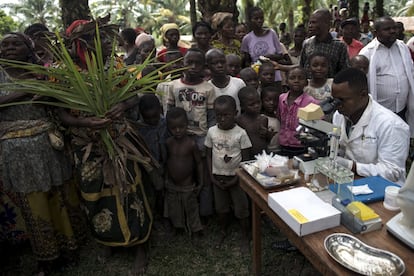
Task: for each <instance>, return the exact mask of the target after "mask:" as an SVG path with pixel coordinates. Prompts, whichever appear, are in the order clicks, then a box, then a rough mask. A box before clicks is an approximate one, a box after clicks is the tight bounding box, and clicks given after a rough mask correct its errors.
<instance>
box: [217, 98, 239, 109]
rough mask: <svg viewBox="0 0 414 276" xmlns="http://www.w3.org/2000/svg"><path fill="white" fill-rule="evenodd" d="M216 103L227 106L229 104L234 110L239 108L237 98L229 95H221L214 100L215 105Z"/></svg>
mask: <svg viewBox="0 0 414 276" xmlns="http://www.w3.org/2000/svg"><path fill="white" fill-rule="evenodd" d="M216 105H227V106H229V107H230V108H231V109H233V110H236V109H237V106H236V100H235V99H234V98H233V97H232V96H229V95H221V96H218V97H217V98H216V99H215V100H214V107H215V106H216Z"/></svg>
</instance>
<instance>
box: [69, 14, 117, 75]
mask: <svg viewBox="0 0 414 276" xmlns="http://www.w3.org/2000/svg"><path fill="white" fill-rule="evenodd" d="M108 22H109V16H106V17H104V18H97V19H96V20H83V19H80V20H75V21H73V22H72V24H70V26H69V27H68V28H67V29H66V32H65V34H66V37H67V39H68V40H69V41H70V42H71V43H74V44H75V47H76V55H77V56H78V57H79V59H80V62H81V63H82V64H81V65H82V66H84V67H85V66H86V53H87V51H88V49H93V47H94V46H93V45H88V42H90V41H93V37H94V36H95V32H96V24H98V28H99V31H100V33H108V34H111V35H113V36H118V26H117V25H114V24H107V23H108Z"/></svg>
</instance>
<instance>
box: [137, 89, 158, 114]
mask: <svg viewBox="0 0 414 276" xmlns="http://www.w3.org/2000/svg"><path fill="white" fill-rule="evenodd" d="M138 108H139V111H140V112H143V111H148V110H154V109H161V103H160V100H159V99H158V97H157V96H155V94H152V93H148V94H144V95H142V96H141V98H140V99H139V104H138Z"/></svg>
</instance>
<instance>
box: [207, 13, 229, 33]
mask: <svg viewBox="0 0 414 276" xmlns="http://www.w3.org/2000/svg"><path fill="white" fill-rule="evenodd" d="M226 18H230V19H232V18H233V14H232V13H229V12H216V13H215V14H213V16H212V17H211V27H212V28H213V30H217V29H218V27H219V26H220V24H221V23H222V22H223V21H224V19H226Z"/></svg>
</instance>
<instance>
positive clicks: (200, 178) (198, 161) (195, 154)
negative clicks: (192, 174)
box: [193, 142, 204, 191]
mask: <svg viewBox="0 0 414 276" xmlns="http://www.w3.org/2000/svg"><path fill="white" fill-rule="evenodd" d="M193 158H194V161H195V162H196V166H197V182H198V188H199V191H200V190H201V187H203V186H204V177H203V176H204V168H203V160H202V159H201V154H200V150H199V149H198V146H197V144H196V143H195V142H194V143H193Z"/></svg>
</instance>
